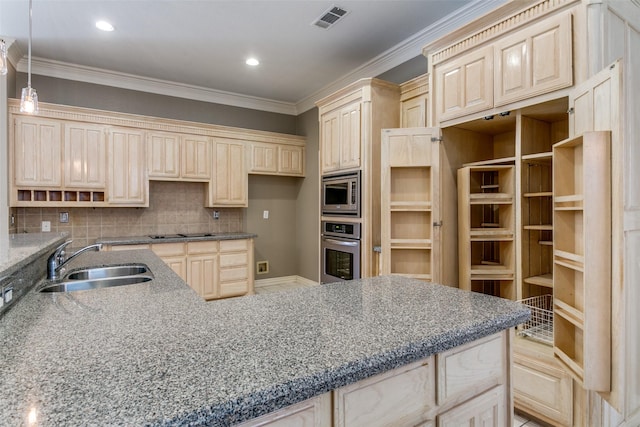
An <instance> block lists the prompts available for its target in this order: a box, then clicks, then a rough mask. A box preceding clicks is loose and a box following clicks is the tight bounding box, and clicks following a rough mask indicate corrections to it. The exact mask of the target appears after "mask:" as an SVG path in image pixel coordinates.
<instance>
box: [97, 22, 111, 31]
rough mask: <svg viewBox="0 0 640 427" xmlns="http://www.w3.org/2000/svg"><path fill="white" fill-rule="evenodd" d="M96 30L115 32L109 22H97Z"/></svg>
mask: <svg viewBox="0 0 640 427" xmlns="http://www.w3.org/2000/svg"><path fill="white" fill-rule="evenodd" d="M96 28H97V29H99V30H102V31H113V30H114V28H113V25H111V24H110V23H108V22H107V21H98V22H96Z"/></svg>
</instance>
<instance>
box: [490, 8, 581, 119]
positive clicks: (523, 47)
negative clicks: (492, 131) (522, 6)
mask: <svg viewBox="0 0 640 427" xmlns="http://www.w3.org/2000/svg"><path fill="white" fill-rule="evenodd" d="M494 55H495V58H494V63H495V67H496V70H495V105H496V107H497V106H501V105H505V104H509V103H511V102H514V101H519V100H521V99H526V98H531V97H533V96H536V95H540V94H543V93H546V92H551V91H553V90H557V89H561V88H564V87H569V86H571V85H572V83H573V69H572V67H571V64H572V61H571V58H572V46H571V14H570V13H568V12H566V13H563V14H561V15H559V16H555V17H553V18H550V19H546V20H544V21H543V22H540V23H538V24H535V25H532V26H530V27H528V28H525V29H523V30H521V31H517V32H515V33H513V34H511V35H509V36H508V37H505V38H503V39H501V40H499V41H498V42H496V43H495V45H494Z"/></svg>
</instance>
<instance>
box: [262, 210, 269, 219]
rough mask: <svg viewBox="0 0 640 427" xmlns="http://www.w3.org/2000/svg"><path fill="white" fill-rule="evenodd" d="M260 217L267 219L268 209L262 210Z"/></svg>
mask: <svg viewBox="0 0 640 427" xmlns="http://www.w3.org/2000/svg"><path fill="white" fill-rule="evenodd" d="M262 218H264V219H269V211H263V212H262Z"/></svg>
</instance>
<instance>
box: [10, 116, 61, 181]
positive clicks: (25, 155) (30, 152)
mask: <svg viewBox="0 0 640 427" xmlns="http://www.w3.org/2000/svg"><path fill="white" fill-rule="evenodd" d="M12 148H13V168H14V171H13V173H14V182H15V185H17V186H28V187H60V186H61V185H62V168H61V167H60V165H61V164H62V128H61V125H60V122H59V121H56V120H47V119H41V118H38V117H19V118H16V119H15V122H14V141H13V145H12Z"/></svg>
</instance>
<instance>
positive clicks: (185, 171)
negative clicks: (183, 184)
mask: <svg viewBox="0 0 640 427" xmlns="http://www.w3.org/2000/svg"><path fill="white" fill-rule="evenodd" d="M147 170H148V172H149V179H155V180H168V181H208V180H209V179H210V178H211V141H210V140H209V138H207V137H204V136H197V135H186V134H175V133H167V132H149V133H148V134H147Z"/></svg>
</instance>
